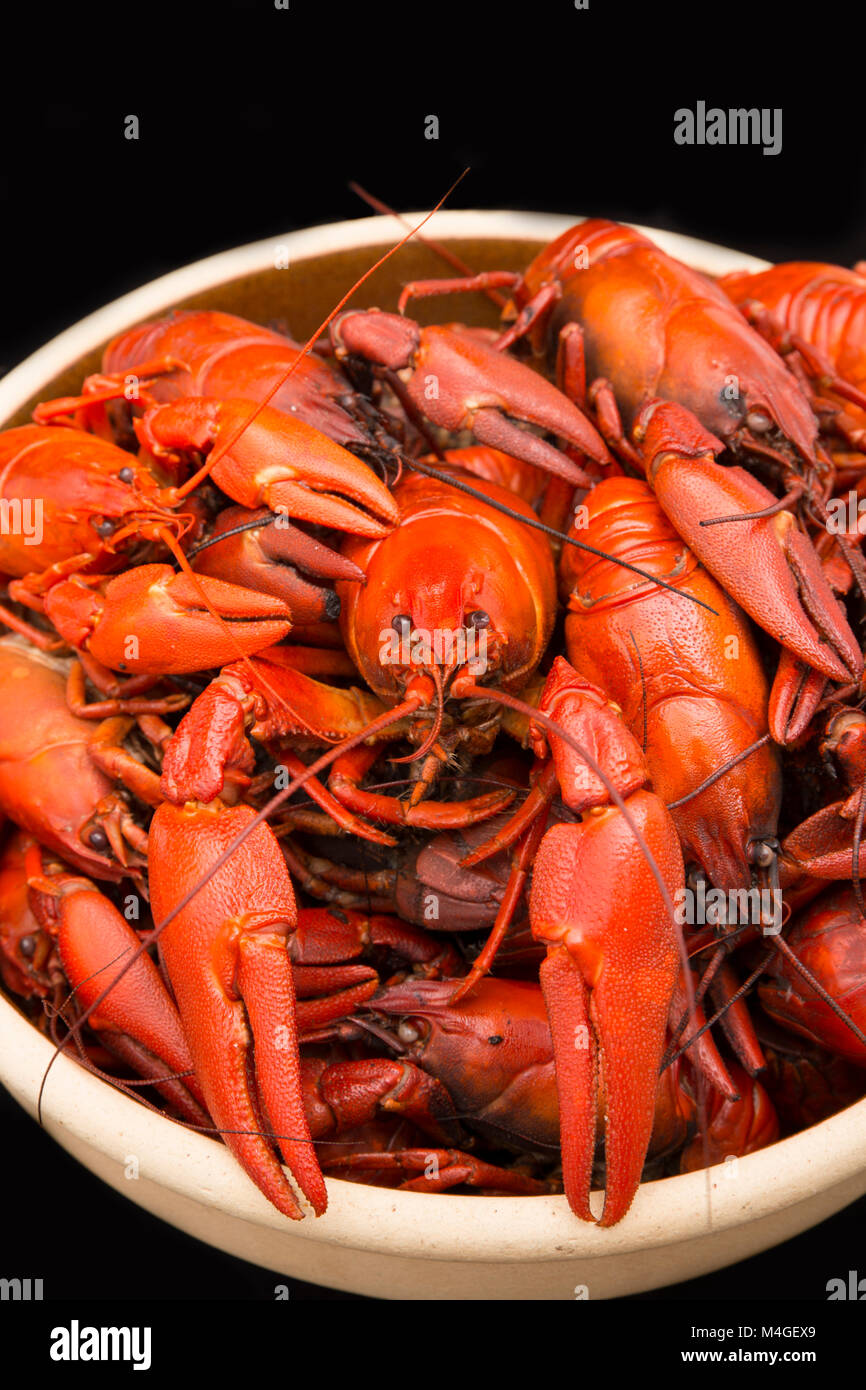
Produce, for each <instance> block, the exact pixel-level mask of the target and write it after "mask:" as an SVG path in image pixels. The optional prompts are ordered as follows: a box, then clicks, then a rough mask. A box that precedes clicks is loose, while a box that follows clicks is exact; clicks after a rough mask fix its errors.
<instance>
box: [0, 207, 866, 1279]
mask: <svg viewBox="0 0 866 1390" xmlns="http://www.w3.org/2000/svg"><path fill="white" fill-rule="evenodd" d="M422 216H423V214H421V213H418V214H407V217H408V219H409V220H410V221H411V222H412V223H413V224H415V223H417V222H418V221H420V219H421V217H422ZM578 220H580V219H579V218H577V217H571V216H563V215H558V214H557V215H553V214H544V213H525V212H511V211H501V210H497V211H482V210H465V211H456V212H450V211H445V212H442V211H440V212H438V213H436V214H435V217H434V218H433V219H432V220H431V222H430V223H429V224H428V227H427V229H426V230H427V231H428V232H429V234H430V235H431V236H434V237H437V238H439V239H442V240H444V239H447V238H453V237H481V238H484V237H488V238H491V237H492V238H497V239H503V238H514V239H520V240H538V242H539V243H544V242H546V241H549V240H550V239H552V238H553V237H554V236H557V235H559V234H560V233H561V232H563V231H565V230H566V229H567V228H568V227H570V226H572V225H573V224H574V223H575V222H576V221H578ZM630 225H637V224H630ZM638 230H640V231H644V232H646V233H647V234H648V235H650V236H651V237H652V238H653V239H654V240H656V241H657V242H658V244H659V245H661V246H662V247H663V249H665V250H666V251H669V252H670V253H671V254H673V255H677V256H680V257H681V258H682V259H684V260H687V261H689V262H690V263H693V264H698V265H700V266H701V268H702V269H705V270H708V271H710V272H713V273H716V272H717V273H723V272H725V271H729V270H734V269H744V270H760V269H764V268H766V266H767V262H765V261H762V260H759V259H758V258H756V257H753V256H748V255H746V254H744V253H741V252H738V251H733V250H729V249H728V248H725V247H720V246H716V245H714V244H712V243H709V242H704V241H701V240H699V239H697V238H694V237H687V236H683V235H680V234H678V233H673V232H664V231H659V230H658V229H654V228H651V227H643V226H639V227H638ZM396 239H397V236H396V233H395V223H394V220H393V219H392V218H390V217H364V218H358V219H355V220H352V221H343V222H337V223H328V224H324V225H322V226H317V227H309V228H303V229H301V230H298V231H293V232H289V233H286V234H284V235H281V236H275V237H269V238H267V239H265V240H261V241H257V242H253V243H250V244H247V245H244V246H240V247H236V248H233V249H230V250H227V251H222V252H219V253H217V254H216V255H213V256H209V257H207V258H205V259H203V260H199V261H195V262H193V263H191V264H190V265H186V266H183V267H181V268H180V269H178V270H174V271H171V272H170V273H168V274H166V275H163V276H160V277H159V278H157V279H155V280H153V281H150V282H149V283H148V284H146V285H144V286H141V287H139V288H138V289H135V290H132V291H130V292H129V293H127V294H124V295H122V296H120V297H119V298H118V299H115V300H113V301H112V302H111V303H109V304H107V305H105V306H104V307H102V308H100V309H98V310H96V311H95V312H94V313H92V314H89V315H87V316H86V317H85V318H83V319H81V320H80V321H79V322H78V323H76V324H74V325H72V326H71V327H70V328H67V329H66V330H64V331H63V332H61V333H59V334H58V335H57V336H56V337H55V338H53V339H52V340H51V341H50V342H48V343H46V344H45V345H44V346H43V347H41V348H39V349H38V350H37V351H36V352H34V353H32V354H31V355H30V356H29V357H27V358H26V359H25V360H24V361H22V362H21V363H20V364H19V365H18V366H16V367H15V368H13V369H12V370H11V371H10V372H9V373H8V375H7V376H6V377H5V378H3V380H2V381H0V421H3V420H5V419H7V418H8V417H9V416H10V415H12V414H13V413H14V411H16V410H17V409H19V408H20V407H21V406H22V405H23V404H24V403H25V402H26V401H27V400H28V399H29V398H30V397H31V396H33V395H34V394H35V393H36V392H37V391H38V390H39V389H40V387H41V386H42V385H44V383H45V382H46V381H48V380H50V379H51V378H52V377H54V376H56V375H57V374H58V373H60V372H61V371H63V370H64V369H65V368H67V367H68V366H70V365H71V364H72V363H74V362H75V361H76V360H77V359H78V358H80V357H81V356H83V355H84V354H85V353H87V352H89V351H91V350H93V349H94V348H97V347H99V345H100V344H102V343H103V342H105V341H106V340H107V339H109V338H111V337H112V336H114V335H115V334H117V333H119V332H121V331H123V330H125V329H126V328H128V327H130V326H132V325H133V324H135V323H137V322H140V321H142V320H144V319H146V318H148V317H151V316H154V315H156V314H159V313H161V312H163V311H164V310H166V309H167V308H169V307H171V306H172V305H173V304H175V303H177V302H178V301H179V300H182V299H185V298H188V297H189V296H191V295H194V294H198V293H201V292H202V291H206V290H210V289H217V288H218V287H219V285H220V284H222V283H224V282H226V281H230V280H235V279H237V278H240V277H242V276H247V275H254V274H256V273H257V272H261V271H263V270H266V269H272V268H273V267H274V256H275V249H276V248H280V249H281V250H282V249H283V248H287V249H288V253H289V259H290V262H291V263H292V264H294V263H295V262H296V261H298V260H304V259H307V258H309V257H312V256H319V255H322V254H327V253H328V252H334V251H342V250H347V249H350V248H353V247H364V246H378V245H382V244H387V243H388V242H390V241H394V240H396ZM0 427H2V426H0ZM53 1050H54V1049H53V1046H52V1044H51V1043H50V1042H49V1041H48V1040H47V1039H46V1038H45V1037H44V1036H43V1035H41V1034H40V1033H39V1032H38V1031H37V1030H36V1029H35V1028H34V1027H33V1025H32V1024H31V1023H30V1022H29V1020H28V1019H27V1018H26V1017H25V1016H24V1015H23V1014H22V1013H20V1012H19V1010H18V1009H17V1008H16V1007H15V1006H14V1005H13V1004H12V1003H11V1002H10V1001H9V1000H8V999H7V998H6V997H5V996H3V995H0V1081H2V1082H3V1083H4V1084H5V1085H6V1086H7V1088H8V1089H9V1090H10V1091H11V1093H12V1094H13V1095H14V1096H15V1098H16V1099H17V1100H18V1101H19V1102H20V1103H21V1104H22V1105H23V1106H24V1108H25V1109H26V1110H28V1111H29V1113H30V1114H31V1115H33V1114H34V1113H35V1104H36V1094H37V1092H38V1089H39V1084H40V1080H41V1077H42V1073H43V1072H44V1070H45V1067H46V1066H47V1064H48V1061H49V1059H50V1057H51V1055H52V1053H53ZM43 1123H44V1125H45V1128H46V1129H47V1131H48V1132H49V1133H51V1134H52V1135H53V1136H54V1137H55V1138H59V1139H60V1142H61V1143H62V1142H64V1136H68V1137H69V1139H70V1140H72V1141H74V1143H75V1144H77V1146H79V1147H80V1146H84V1147H86V1148H89V1149H96V1150H98V1151H100V1152H101V1153H103V1154H104V1155H105V1156H106V1157H107V1158H108V1159H109V1160H112V1161H114V1162H116V1163H117V1164H118V1167H119V1175H120V1173H122V1171H123V1170H124V1167H125V1165H126V1164H127V1161H128V1158H129V1156H130V1154H134V1155H135V1156H136V1157H137V1158H138V1160H139V1170H140V1173H141V1176H142V1177H147V1178H148V1179H149V1180H150V1181H151V1182H154V1183H156V1184H159V1185H160V1186H162V1187H165V1188H167V1189H169V1190H172V1191H174V1192H176V1193H178V1194H179V1195H181V1196H182V1197H186V1198H188V1199H191V1200H193V1201H195V1202H198V1203H200V1204H203V1205H204V1206H206V1207H210V1208H212V1209H214V1210H215V1211H219V1212H225V1213H228V1214H229V1215H231V1216H234V1217H236V1218H239V1219H242V1220H246V1221H248V1222H251V1223H253V1224H254V1225H258V1226H262V1227H268V1228H270V1229H272V1230H275V1231H277V1232H279V1231H283V1232H285V1233H287V1234H290V1235H291V1236H300V1237H302V1238H303V1239H308V1240H312V1241H320V1242H325V1243H330V1244H335V1245H344V1246H347V1247H351V1248H355V1249H359V1250H365V1251H373V1252H378V1253H388V1254H396V1255H402V1256H409V1257H412V1256H414V1257H418V1258H422V1257H423V1258H432V1259H439V1260H449V1259H455V1260H467V1259H472V1260H478V1261H482V1262H486V1261H497V1262H503V1261H505V1262H509V1261H518V1262H519V1261H529V1262H532V1261H541V1260H544V1261H557V1260H573V1259H574V1258H575V1257H576V1256H577V1257H584V1258H587V1259H590V1260H591V1259H594V1258H601V1257H609V1256H611V1255H620V1254H627V1253H637V1252H639V1251H642V1250H647V1249H649V1248H653V1247H658V1246H664V1245H668V1244H673V1243H677V1242H685V1241H691V1240H695V1239H697V1238H699V1237H701V1236H704V1235H708V1234H710V1233H713V1234H716V1233H719V1232H723V1231H724V1230H726V1229H731V1228H734V1227H737V1226H739V1225H741V1224H743V1223H744V1222H745V1221H752V1220H759V1219H761V1218H764V1217H769V1216H772V1215H773V1214H775V1213H778V1212H780V1211H781V1210H783V1209H785V1208H788V1207H791V1206H795V1205H797V1204H799V1203H803V1202H806V1201H808V1200H809V1199H810V1198H813V1197H814V1196H815V1195H816V1194H817V1193H818V1192H821V1191H823V1190H828V1189H830V1188H833V1187H835V1186H839V1185H842V1184H844V1183H846V1182H847V1181H849V1180H851V1179H853V1178H854V1177H856V1176H857V1175H858V1174H859V1173H861V1172H862V1170H863V1168H864V1154H866V1100H862V1101H859V1102H857V1103H856V1104H854V1105H853V1106H850V1107H848V1109H846V1110H843V1111H841V1112H839V1113H838V1114H837V1115H834V1116H832V1117H831V1118H830V1119H828V1120H825V1121H823V1122H822V1123H821V1124H818V1125H814V1126H812V1127H811V1128H810V1129H807V1130H804V1131H802V1132H801V1133H800V1134H797V1135H794V1136H792V1137H791V1138H789V1139H785V1140H781V1141H778V1142H777V1143H776V1144H773V1145H771V1146H770V1147H769V1148H767V1149H762V1150H760V1151H759V1152H758V1153H755V1154H751V1155H749V1156H747V1157H746V1158H741V1159H737V1160H736V1161H735V1163H734V1164H733V1165H731V1164H730V1163H728V1164H723V1165H718V1166H717V1167H715V1168H711V1169H708V1170H703V1171H700V1172H697V1173H691V1174H686V1175H680V1176H677V1177H672V1178H664V1179H661V1180H659V1181H656V1182H650V1183H644V1184H642V1185H641V1188H640V1190H639V1192H638V1194H637V1197H636V1198H635V1202H634V1205H633V1206H632V1208H631V1210H630V1212H629V1213H628V1215H627V1216H626V1217H625V1218H624V1220H623V1221H622V1222H621V1223H620V1224H619V1225H618V1226H615V1227H613V1228H611V1229H609V1230H601V1229H599V1228H598V1227H596V1226H593V1225H590V1224H589V1223H585V1222H581V1221H579V1220H578V1219H577V1218H576V1217H574V1216H573V1215H572V1213H571V1212H570V1210H569V1208H568V1205H567V1202H566V1199H565V1197H563V1196H544V1197H502V1198H495V1197H476V1196H459V1197H455V1196H454V1195H453V1194H433V1193H410V1192H399V1191H394V1190H392V1189H388V1188H376V1187H368V1186H362V1185H359V1184H355V1183H349V1182H345V1181H341V1180H339V1179H332V1178H329V1179H328V1180H327V1186H328V1194H329V1209H328V1211H327V1212H326V1214H325V1215H324V1216H323V1217H321V1218H319V1219H318V1220H312V1219H308V1220H305V1221H303V1222H300V1223H297V1222H291V1223H288V1224H287V1222H286V1218H284V1217H283V1216H281V1215H280V1213H279V1212H277V1211H276V1210H275V1209H274V1208H273V1207H271V1206H270V1204H269V1203H268V1202H267V1200H266V1199H265V1198H264V1196H263V1195H262V1194H261V1193H260V1192H259V1191H258V1189H257V1188H256V1187H255V1186H254V1185H253V1184H252V1182H251V1181H250V1180H249V1179H248V1178H247V1177H246V1175H245V1174H244V1173H243V1171H242V1170H241V1168H240V1167H239V1166H238V1164H237V1163H236V1161H235V1159H234V1157H233V1156H232V1154H231V1153H230V1152H229V1150H228V1149H227V1148H226V1147H225V1146H224V1145H222V1144H218V1143H216V1142H215V1141H214V1140H213V1139H211V1138H210V1137H207V1136H205V1135H202V1134H198V1133H195V1132H193V1131H191V1130H188V1129H186V1128H184V1127H183V1126H181V1125H178V1124H176V1123H175V1122H174V1121H172V1120H169V1119H168V1118H166V1117H165V1116H162V1115H159V1114H157V1113H155V1112H153V1111H150V1110H148V1109H146V1108H145V1107H144V1106H141V1105H139V1104H137V1103H136V1102H135V1101H133V1100H132V1099H130V1098H129V1097H127V1096H126V1095H123V1094H122V1093H121V1092H119V1091H116V1090H114V1089H113V1088H112V1087H111V1086H109V1085H107V1084H106V1083H105V1082H104V1081H102V1080H100V1079H99V1078H97V1077H95V1076H93V1075H91V1074H90V1073H88V1072H87V1071H85V1070H84V1069H83V1068H82V1067H80V1066H78V1064H77V1063H75V1062H73V1061H71V1060H70V1059H68V1058H66V1057H62V1056H61V1057H58V1058H57V1059H56V1060H55V1062H54V1067H53V1070H52V1073H51V1075H50V1076H49V1079H48V1082H47V1084H46V1087H45V1095H44V1099H43ZM732 1177H736V1181H731V1180H729V1179H731V1178H732ZM117 1186H118V1187H119V1189H120V1190H121V1191H122V1190H123V1189H122V1186H121V1185H120V1184H119V1183H118V1184H117ZM782 1188H784V1190H783V1191H782ZM129 1195H130V1196H133V1192H130V1194H129ZM600 1202H601V1194H600V1193H596V1194H594V1196H593V1206H594V1208H595V1210H596V1211H598V1210H599V1209H600ZM428 1218H429V1219H428Z"/></svg>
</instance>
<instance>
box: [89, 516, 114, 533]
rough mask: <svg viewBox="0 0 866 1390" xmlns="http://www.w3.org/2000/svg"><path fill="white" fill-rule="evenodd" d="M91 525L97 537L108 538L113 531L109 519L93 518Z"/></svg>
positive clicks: (112, 525) (111, 522) (104, 517)
mask: <svg viewBox="0 0 866 1390" xmlns="http://www.w3.org/2000/svg"><path fill="white" fill-rule="evenodd" d="M91 525H92V527H93V529H94V531H95V532H96V534H97V535H98V536H110V535H111V533H112V531H113V530H114V522H113V521H112V520H111V518H110V517H107V516H103V517H99V518H97V517H94V518H93V519H92V521H91Z"/></svg>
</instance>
